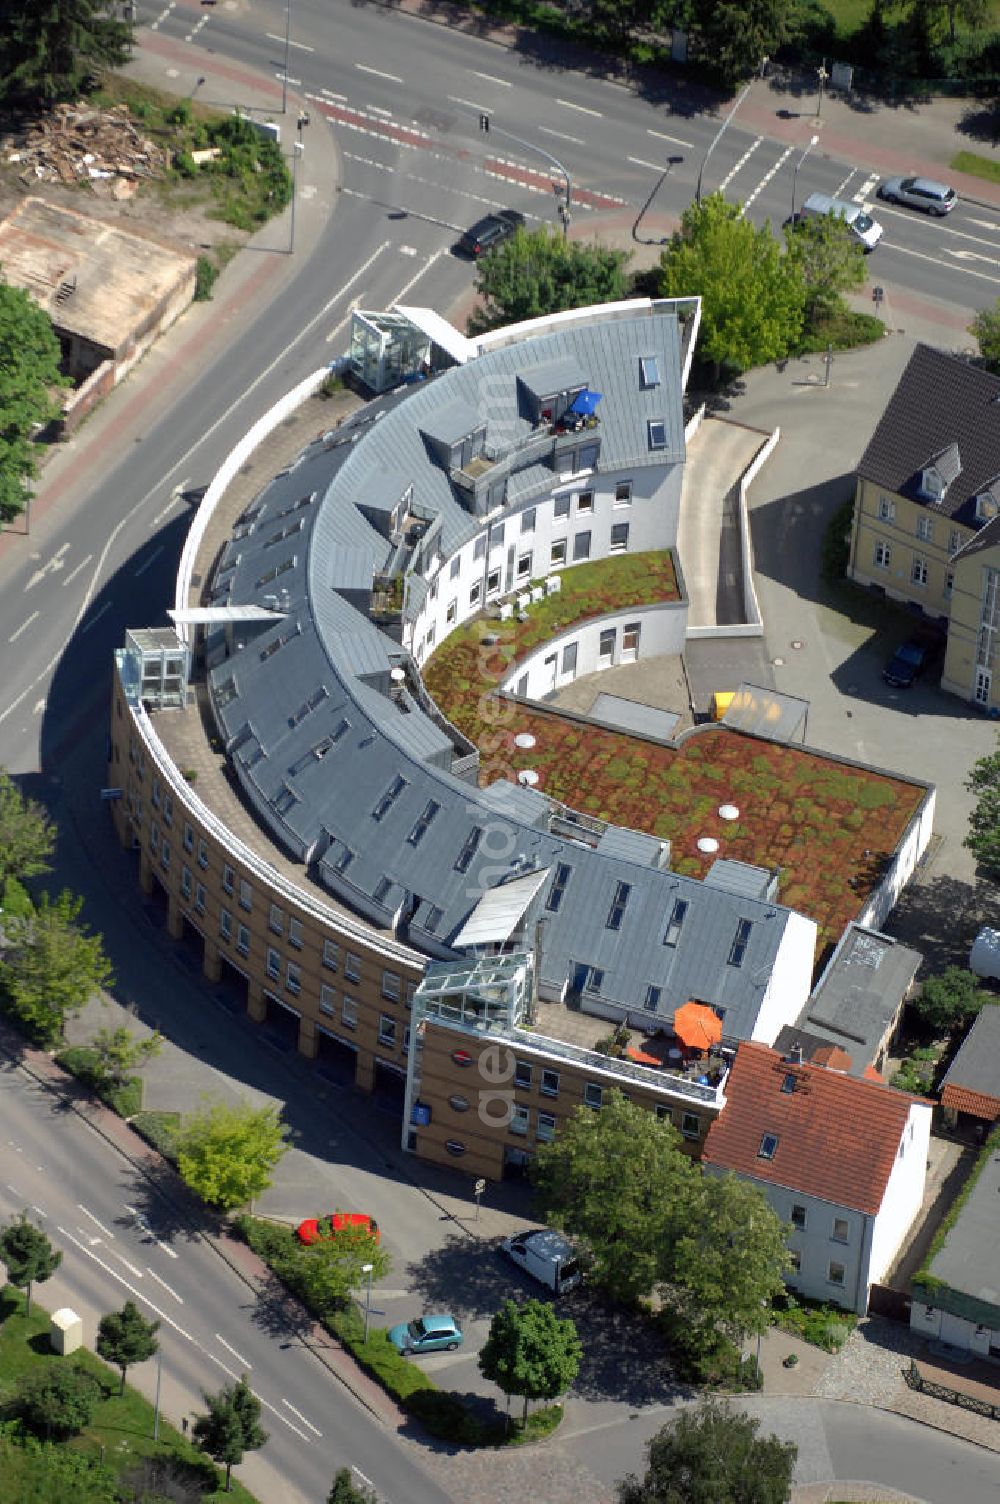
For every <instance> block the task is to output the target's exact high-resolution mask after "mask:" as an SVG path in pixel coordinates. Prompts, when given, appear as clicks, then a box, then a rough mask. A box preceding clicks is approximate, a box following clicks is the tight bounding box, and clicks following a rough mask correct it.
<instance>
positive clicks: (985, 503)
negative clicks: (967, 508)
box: [976, 491, 1000, 522]
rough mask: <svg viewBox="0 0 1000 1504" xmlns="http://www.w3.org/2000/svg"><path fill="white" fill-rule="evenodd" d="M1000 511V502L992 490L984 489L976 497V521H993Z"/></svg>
mask: <svg viewBox="0 0 1000 1504" xmlns="http://www.w3.org/2000/svg"><path fill="white" fill-rule="evenodd" d="M998 512H1000V502H998V501H997V498H996V497H995V496H994V494H993V492H992V491H983V492H981V493H980V495H979V496H977V497H976V521H977V522H991V521H992V520H993V518H994V517H996V515H997V514H998Z"/></svg>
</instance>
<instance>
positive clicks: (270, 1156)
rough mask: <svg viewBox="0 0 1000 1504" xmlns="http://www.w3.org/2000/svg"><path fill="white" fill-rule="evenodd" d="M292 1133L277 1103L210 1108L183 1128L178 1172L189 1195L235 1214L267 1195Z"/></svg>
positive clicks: (221, 1104) (177, 1145)
mask: <svg viewBox="0 0 1000 1504" xmlns="http://www.w3.org/2000/svg"><path fill="white" fill-rule="evenodd" d="M287 1133H288V1129H287V1127H286V1126H285V1124H284V1123H282V1121H281V1110H280V1108H278V1107H276V1106H274V1105H273V1104H268V1105H267V1106H265V1107H252V1106H251V1105H250V1103H249V1102H241V1103H239V1104H238V1105H237V1106H235V1107H231V1106H230V1105H229V1104H228V1103H227V1102H216V1103H213V1104H209V1105H208V1106H206V1107H205V1108H203V1109H202V1111H200V1112H196V1113H192V1115H191V1116H190V1117H189V1118H187V1119H186V1120H185V1122H184V1123H183V1124H182V1126H181V1128H180V1130H179V1132H178V1133H177V1136H176V1137H175V1139H174V1151H175V1153H176V1155H177V1168H178V1169H179V1170H180V1173H181V1175H182V1177H183V1179H184V1180H185V1182H186V1183H187V1185H188V1186H190V1188H191V1190H193V1191H194V1192H195V1194H196V1195H198V1196H200V1197H201V1198H202V1200H203V1201H207V1202H208V1203H209V1205H210V1206H217V1207H218V1208H219V1209H220V1210H221V1211H225V1212H228V1211H232V1210H233V1208H234V1207H237V1206H241V1205H242V1204H243V1202H245V1201H250V1200H251V1199H252V1198H253V1197H254V1196H259V1195H260V1193H261V1191H266V1190H267V1188H268V1186H269V1185H270V1184H271V1172H272V1171H273V1169H274V1167H275V1165H276V1164H277V1163H278V1161H279V1160H280V1159H281V1157H282V1155H283V1154H285V1153H287V1150H288V1142H287Z"/></svg>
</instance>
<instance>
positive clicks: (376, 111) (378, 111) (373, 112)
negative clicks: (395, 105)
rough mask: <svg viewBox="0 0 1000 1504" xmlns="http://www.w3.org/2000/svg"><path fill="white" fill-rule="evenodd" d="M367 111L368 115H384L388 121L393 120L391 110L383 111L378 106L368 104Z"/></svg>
mask: <svg viewBox="0 0 1000 1504" xmlns="http://www.w3.org/2000/svg"><path fill="white" fill-rule="evenodd" d="M365 109H366V110H367V111H368V113H369V114H370V115H384V116H385V118H386V120H391V119H392V111H391V110H381V109H379V107H378V105H377V104H366V105H365Z"/></svg>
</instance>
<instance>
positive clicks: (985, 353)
mask: <svg viewBox="0 0 1000 1504" xmlns="http://www.w3.org/2000/svg"><path fill="white" fill-rule="evenodd" d="M969 333H970V334H972V335H974V336H975V339H976V342H977V343H978V345H979V354H980V357H981V359H982V364H983V365H984V366H985V367H986V369H987V370H988V371H992V372H993V373H994V375H1000V298H997V300H996V302H995V303H992V304H991V305H990V307H989V308H981V309H980V310H979V312H978V313H977V314H976V316H975V318H974V319H973V320H972V323H971V324H970V325H969Z"/></svg>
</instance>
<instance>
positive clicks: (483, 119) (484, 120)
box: [479, 113, 490, 136]
mask: <svg viewBox="0 0 1000 1504" xmlns="http://www.w3.org/2000/svg"><path fill="white" fill-rule="evenodd" d="M479 129H480V130H481V131H482V132H483V133H484V134H485V135H487V136H488V135H489V133H490V117H489V115H487V114H485V113H484V114H482V115H480V117H479Z"/></svg>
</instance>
